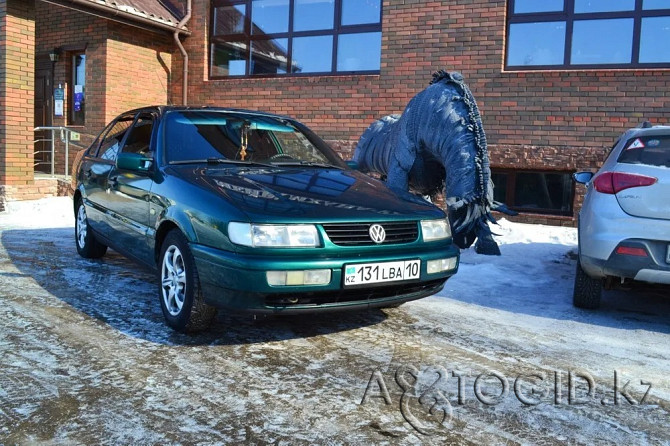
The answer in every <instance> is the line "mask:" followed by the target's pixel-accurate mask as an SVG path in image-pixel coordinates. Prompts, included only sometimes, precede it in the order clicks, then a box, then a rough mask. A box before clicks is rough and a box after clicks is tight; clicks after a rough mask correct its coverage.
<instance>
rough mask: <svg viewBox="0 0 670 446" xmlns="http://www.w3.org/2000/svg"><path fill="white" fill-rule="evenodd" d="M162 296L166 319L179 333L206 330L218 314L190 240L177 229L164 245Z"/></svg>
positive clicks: (160, 278) (160, 268)
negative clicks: (207, 298) (205, 292)
mask: <svg viewBox="0 0 670 446" xmlns="http://www.w3.org/2000/svg"><path fill="white" fill-rule="evenodd" d="M158 297H159V299H160V303H161V309H162V310H163V316H165V322H166V323H167V325H168V326H169V327H171V328H172V329H174V330H175V331H178V332H182V333H185V332H196V331H202V330H204V329H206V328H207V327H209V326H210V325H211V323H212V320H213V319H214V317H215V316H216V308H215V307H213V306H211V305H208V304H206V303H205V299H204V297H203V294H202V289H201V288H200V277H199V276H198V270H197V268H196V266H195V260H194V259H193V254H192V253H191V250H190V248H189V247H188V241H187V240H186V237H184V235H183V234H182V233H181V232H180V231H179V230H177V229H173V230H171V231H170V232H169V233H168V234H167V236H166V237H165V240H164V241H163V244H162V246H161V254H160V257H159V259H158Z"/></svg>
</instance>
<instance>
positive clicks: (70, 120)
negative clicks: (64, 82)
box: [67, 49, 88, 127]
mask: <svg viewBox="0 0 670 446" xmlns="http://www.w3.org/2000/svg"><path fill="white" fill-rule="evenodd" d="M69 55H70V67H69V71H70V82H71V86H72V88H68V94H67V96H68V101H67V102H68V105H67V108H68V113H67V125H69V126H73V127H84V126H86V77H87V74H88V73H87V71H88V70H87V67H86V65H87V63H88V56H87V55H86V50H85V49H83V50H78V51H72V52H70V53H69ZM81 56H83V57H84V59H83V62H84V83H83V84H82V85H83V87H84V91H83V99H84V101H83V107H82V109H81V110H80V111H79V112H81V113H82V122H77V120H76V119H75V113H78V112H76V111H75V109H74V99H75V92H74V89H75V85H77V66H76V60H77V57H81Z"/></svg>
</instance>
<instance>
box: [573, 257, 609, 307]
mask: <svg viewBox="0 0 670 446" xmlns="http://www.w3.org/2000/svg"><path fill="white" fill-rule="evenodd" d="M602 293H603V281H602V279H594V278H592V277H591V276H589V275H588V274H586V272H585V271H584V269H583V268H582V264H581V262H580V261H579V259H578V260H577V272H576V273H575V288H574V292H573V294H572V303H573V305H574V306H575V307H577V308H585V309H589V310H594V309H596V308H598V307H599V306H600V298H601V296H602Z"/></svg>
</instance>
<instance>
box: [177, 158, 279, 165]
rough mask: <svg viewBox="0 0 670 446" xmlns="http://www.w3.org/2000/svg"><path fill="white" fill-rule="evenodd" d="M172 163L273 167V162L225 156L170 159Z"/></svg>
mask: <svg viewBox="0 0 670 446" xmlns="http://www.w3.org/2000/svg"><path fill="white" fill-rule="evenodd" d="M168 164H170V165H179V164H239V165H244V166H262V167H273V166H272V165H271V164H265V163H257V162H254V161H241V160H231V159H225V158H213V157H212V158H207V159H199V160H179V161H170V162H169V163H168Z"/></svg>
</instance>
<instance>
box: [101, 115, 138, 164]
mask: <svg viewBox="0 0 670 446" xmlns="http://www.w3.org/2000/svg"><path fill="white" fill-rule="evenodd" d="M132 123H133V117H132V116H129V117H123V118H120V119H119V120H118V121H116V123H114V125H113V126H112V128H111V129H109V131H108V132H107V134H106V135H105V137H104V139H103V140H102V143H101V144H100V150H98V158H102V159H104V160H110V161H114V160H116V155H117V154H118V153H119V148H120V145H121V140H122V139H123V136H124V135H125V134H126V131H127V130H128V128H129V127H130V125H131V124H132Z"/></svg>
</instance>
